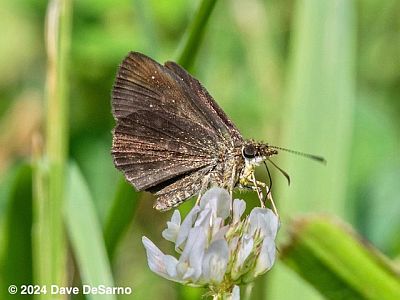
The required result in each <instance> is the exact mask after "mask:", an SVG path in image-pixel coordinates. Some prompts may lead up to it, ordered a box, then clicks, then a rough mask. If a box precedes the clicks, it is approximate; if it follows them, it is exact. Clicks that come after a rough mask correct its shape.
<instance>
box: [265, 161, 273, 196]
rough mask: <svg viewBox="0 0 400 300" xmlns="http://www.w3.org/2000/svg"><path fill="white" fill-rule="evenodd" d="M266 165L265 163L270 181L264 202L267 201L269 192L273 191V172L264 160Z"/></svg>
mask: <svg viewBox="0 0 400 300" xmlns="http://www.w3.org/2000/svg"><path fill="white" fill-rule="evenodd" d="M264 165H265V168H266V169H267V173H268V181H269V187H268V192H267V194H266V195H265V200H264V202H265V201H267V197H268V194H269V193H270V192H271V189H272V177H271V173H270V172H269V169H268V165H267V163H266V161H265V160H264Z"/></svg>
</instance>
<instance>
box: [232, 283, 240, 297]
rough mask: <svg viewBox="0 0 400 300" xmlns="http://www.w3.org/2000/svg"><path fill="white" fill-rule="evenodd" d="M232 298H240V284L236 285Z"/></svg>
mask: <svg viewBox="0 0 400 300" xmlns="http://www.w3.org/2000/svg"><path fill="white" fill-rule="evenodd" d="M231 300H240V288H239V286H238V285H235V286H234V287H233V289H232V297H231Z"/></svg>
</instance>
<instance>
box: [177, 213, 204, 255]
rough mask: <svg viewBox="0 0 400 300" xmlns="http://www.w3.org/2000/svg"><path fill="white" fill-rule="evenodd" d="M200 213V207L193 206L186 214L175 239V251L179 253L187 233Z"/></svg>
mask: <svg viewBox="0 0 400 300" xmlns="http://www.w3.org/2000/svg"><path fill="white" fill-rule="evenodd" d="M199 211H200V207H198V206H194V207H193V208H192V210H191V211H190V212H189V213H188V214H187V216H186V218H185V219H184V220H183V222H182V225H181V227H180V229H179V232H178V236H177V237H176V242H175V250H176V251H179V249H182V247H183V246H184V243H185V241H186V239H187V237H188V235H189V231H190V229H191V228H192V226H193V224H194V222H195V221H196V218H197V215H198V213H199Z"/></svg>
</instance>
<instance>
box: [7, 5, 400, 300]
mask: <svg viewBox="0 0 400 300" xmlns="http://www.w3.org/2000/svg"><path fill="white" fill-rule="evenodd" d="M199 4H200V1H183V0H175V1H171V0H158V1H156V0H151V1H144V0H114V1H111V0H96V1H94V0H86V1H73V3H72V9H71V11H72V15H71V23H70V25H71V28H72V30H71V36H70V52H69V55H68V57H67V60H66V66H67V68H68V75H67V79H66V80H65V83H64V84H65V85H66V88H67V89H68V94H67V101H68V104H67V106H68V110H69V113H68V114H66V116H67V122H66V124H67V127H68V130H67V131H68V136H67V140H68V143H69V146H68V150H67V151H68V154H67V160H68V162H71V164H72V165H73V166H74V167H72V171H70V172H72V174H75V175H76V174H79V175H76V176H75V175H71V176H72V178H79V180H78V182H76V180H75V179H71V180H70V183H69V184H67V187H66V190H67V191H66V192H67V194H68V196H66V198H67V199H72V200H71V201H72V202H71V201H67V202H66V203H68V204H66V205H67V208H66V209H65V211H66V213H65V215H66V219H67V220H66V221H65V223H66V224H67V229H66V232H67V233H66V240H67V242H66V244H65V249H64V251H65V252H66V260H67V265H68V267H66V268H65V269H64V270H61V271H60V272H61V273H62V274H64V277H65V278H67V282H69V283H70V282H71V281H73V282H75V283H77V284H79V282H80V278H81V277H85V276H89V275H87V274H89V273H90V271H87V273H85V274H86V275H84V276H82V272H83V271H82V269H81V267H82V266H83V265H85V262H84V261H83V260H84V258H82V257H85V256H84V255H83V256H79V255H78V254H77V253H82V251H80V250H79V249H82V248H79V247H80V246H81V245H82V244H80V243H84V242H82V241H80V238H81V237H80V236H79V232H80V230H81V229H82V227H85V226H86V225H85V223H83V224H80V225H81V226H82V227H80V225H79V224H77V223H76V222H77V221H76V220H77V219H78V220H82V219H86V218H88V219H90V218H92V220H93V224H95V225H96V224H97V226H98V227H99V228H103V229H104V232H105V240H106V246H104V242H103V238H102V237H99V238H98V239H97V241H100V243H102V244H100V246H99V247H100V248H101V249H102V250H100V253H102V252H101V251H103V250H104V249H107V250H108V253H109V256H108V258H109V261H111V263H110V266H111V271H110V270H106V272H108V273H109V274H111V275H112V278H113V279H112V280H113V281H114V283H115V285H117V286H130V287H132V288H133V293H132V294H131V295H129V296H121V297H118V299H192V298H196V297H198V296H199V295H200V294H199V292H198V291H197V290H195V289H190V288H181V287H180V286H179V285H177V284H174V283H171V282H168V281H167V280H164V279H162V278H159V277H157V276H156V275H154V274H153V273H151V272H150V270H149V269H148V268H147V264H146V260H145V252H144V249H143V247H142V244H141V236H142V235H146V236H148V237H149V238H151V239H152V240H153V241H155V243H156V244H157V245H158V246H159V247H160V248H161V249H162V250H164V251H166V252H168V253H172V248H171V245H170V244H168V243H166V242H165V241H162V240H161V231H162V229H163V228H164V226H165V222H166V221H167V220H168V219H169V218H170V216H171V214H172V212H168V213H160V212H157V211H155V210H153V209H152V205H153V201H152V198H151V196H150V195H148V194H140V195H138V194H135V193H134V192H133V188H130V187H128V186H127V185H126V184H124V181H123V179H122V176H121V174H119V173H118V172H117V171H116V170H115V169H114V166H113V163H112V159H111V156H110V147H111V140H112V136H111V130H112V128H113V125H114V120H113V118H112V115H111V107H110V93H111V88H112V84H113V80H114V76H115V73H116V70H117V67H118V65H119V63H120V62H121V60H122V59H123V57H125V55H126V54H127V53H128V52H129V51H131V50H134V51H139V52H142V53H145V54H147V55H149V56H151V57H152V58H154V59H156V60H157V61H159V62H164V61H166V60H177V59H178V57H179V50H178V49H179V46H180V45H182V36H183V34H184V33H185V31H186V28H187V27H188V25H189V24H190V22H191V20H192V18H193V15H194V13H195V11H196V9H197V7H198V6H199ZM47 5H48V3H47V1H37V0H36V1H32V0H25V1H1V2H0V25H1V28H3V30H2V38H1V40H2V42H1V43H0V70H1V72H0V91H1V92H0V232H1V236H0V255H1V256H0V259H1V260H0V263H1V266H0V267H1V272H0V286H2V287H3V292H4V287H7V286H8V285H9V284H11V283H18V282H19V283H26V284H28V283H33V282H36V281H35V274H36V273H35V268H34V266H35V249H32V243H33V244H35V243H34V241H32V240H33V239H35V236H34V235H32V230H35V228H36V227H34V226H32V224H34V223H32V222H34V219H35V213H34V211H35V206H34V205H33V204H32V203H34V202H33V201H35V200H33V201H32V198H33V199H35V196H34V195H33V193H32V188H33V187H32V186H35V180H34V183H33V184H32V168H31V167H30V164H31V163H32V162H34V164H35V160H36V161H37V156H36V158H34V157H35V155H34V154H33V152H35V146H32V145H35V142H33V141H35V140H36V141H37V142H36V144H39V146H36V147H37V148H39V150H38V151H39V156H41V155H40V153H41V152H43V151H41V150H40V148H41V146H40V145H41V144H44V143H46V130H45V128H46V125H45V123H46V115H47V113H46V76H47V75H46V72H47V71H46V68H47V58H46V48H45V39H46V37H45V31H44V28H45V16H46V9H47ZM190 71H191V73H192V74H194V75H195V77H196V78H198V79H199V80H200V81H201V82H202V83H203V84H204V86H205V87H207V89H208V91H209V92H210V94H211V95H213V97H214V98H215V99H216V101H217V102H218V103H219V104H220V105H221V106H222V107H223V109H224V110H225V112H226V113H227V114H228V115H229V116H230V117H231V118H232V120H233V121H234V122H235V124H236V125H237V126H238V127H239V128H240V130H241V132H242V134H243V135H244V136H245V137H246V138H255V139H259V140H263V141H266V142H268V143H270V144H273V145H278V146H282V147H287V148H291V149H296V150H300V151H305V152H311V153H315V154H320V155H323V156H325V157H326V159H327V161H328V164H327V165H326V166H323V165H320V164H317V163H314V162H312V161H309V160H306V159H303V158H301V157H298V156H294V155H291V154H289V153H284V152H282V153H280V154H279V156H278V157H276V158H275V160H274V161H275V162H276V163H278V164H279V166H280V167H282V168H283V169H285V170H286V171H287V172H288V173H289V174H290V175H291V177H292V185H291V186H290V187H288V186H287V185H286V182H285V178H284V177H283V176H280V175H279V174H278V173H274V176H273V178H274V185H275V188H276V189H275V190H274V199H275V201H277V202H278V206H279V208H280V212H281V214H282V230H281V238H282V239H284V238H285V226H287V224H288V223H289V222H290V220H291V219H292V218H294V217H296V216H298V215H299V214H302V213H314V212H326V213H329V214H333V215H336V216H339V217H340V218H342V219H344V220H346V221H347V222H349V223H350V224H352V226H353V227H354V228H355V229H356V230H357V231H358V232H359V233H360V234H361V235H362V236H363V237H364V238H365V239H366V240H368V241H369V242H371V243H372V244H373V245H374V246H376V247H377V248H378V249H379V250H381V251H382V252H383V253H384V254H385V255H387V256H388V257H389V258H391V259H394V260H396V259H397V260H399V259H400V234H399V232H400V184H399V182H400V2H399V1H397V0H384V1H371V0H364V1H361V0H359V1H346V0H342V1H341V0H332V1H318V0H310V1H307V0H303V1H300V0H299V1H276V0H265V1H262V0H248V1H241V0H234V1H217V3H216V5H215V8H214V10H213V12H212V14H211V16H210V19H209V23H208V25H207V28H206V31H205V34H204V39H203V41H202V43H201V45H200V48H199V51H198V55H197V57H196V58H195V60H194V63H193V66H192V67H191V68H190ZM47 126H50V127H51V126H52V124H48V125H47ZM33 173H34V174H35V169H34V172H33ZM33 176H34V178H35V175H33ZM36 176H37V175H36ZM65 176H66V177H70V175H65ZM39 177H40V176H39ZM259 177H260V178H265V172H264V170H260V174H259ZM36 178H37V177H36ZM74 180H75V181H74ZM70 187H73V188H71V189H69V188H70ZM34 193H35V189H34ZM36 193H37V190H36ZM39 194H40V193H39ZM238 195H239V196H240V197H244V198H246V199H248V200H249V203H251V204H249V206H254V205H258V202H257V201H258V200H256V199H255V198H254V195H248V194H238ZM81 198H85V200H82V201H85V203H86V204H85V205H87V207H86V208H88V209H89V210H90V212H89V215H90V217H87V215H85V213H84V212H85V211H86V210H85V209H86V208H82V207H80V203H81V202H79V201H78V200H79V199H81ZM74 201H75V202H74ZM121 201H122V202H123V203H126V206H125V208H126V209H125V210H124V209H122V210H121V209H120V210H118V205H119V204H118V203H121ZM124 201H125V202H124ZM74 205H75V206H74ZM192 205H193V201H191V202H190V203H188V204H185V205H183V208H182V210H183V211H185V210H186V211H187V210H188V209H189V208H190V207H191V206H192ZM74 208H75V209H76V211H74ZM32 209H33V210H32ZM79 211H81V212H82V218H81V219H79V215H78V214H79ZM75 212H77V213H75ZM48 213H50V212H48ZM45 214H46V212H45ZM120 214H122V215H123V217H121V215H120ZM74 218H76V219H74ZM121 219H122V221H121ZM124 220H128V221H129V222H127V221H124ZM119 221H121V222H120V223H119ZM90 224H92V223H90ZM126 225H127V226H126ZM96 230H97V231H96ZM89 232H90V229H89ZM93 232H97V233H98V232H99V231H98V228H97V229H96V228H94V229H93ZM100 232H101V230H100ZM107 241H108V242H107ZM96 245H97V244H91V245H89V247H93V248H95V247H96ZM109 245H113V246H109ZM83 247H84V246H83ZM110 247H111V248H112V249H111V250H110ZM79 251H80V252H79ZM93 251H94V253H96V249H94V250H93ZM103 252H104V251H103ZM110 253H111V254H110ZM36 254H37V252H36ZM42 254H43V255H45V253H42ZM103 256H104V257H105V255H104V253H103ZM93 264H94V265H95V264H96V261H95V262H93ZM89 265H90V264H89ZM107 266H108V265H107ZM106 268H107V267H106ZM99 270H100V271H99V272H102V271H101V270H102V269H101V268H100V269H99ZM100 277H101V276H100ZM99 280H101V278H100V279H99ZM104 280H106V281H107V280H111V279H110V278H108V279H107V278H106V279H104ZM261 281H262V282H261ZM107 282H110V281H107ZM288 285H290V286H291V288H290V289H288V288H287V287H288ZM256 289H262V291H256V293H257V295H263V296H262V297H264V295H267V296H268V299H312V297H314V298H316V299H318V298H319V297H320V296H319V295H318V294H317V293H316V292H315V291H313V290H312V289H311V288H310V286H308V284H306V283H305V282H304V281H303V280H302V279H300V277H298V276H297V275H295V274H294V273H293V272H292V271H290V270H289V269H287V267H285V266H284V265H282V264H281V263H279V262H278V263H277V265H276V266H275V267H274V269H273V270H272V271H271V272H269V273H268V274H267V276H265V278H263V279H261V280H260V283H259V284H258V283H256ZM0 292H1V291H0ZM4 293H5V294H3V295H6V296H5V297H11V296H9V295H8V294H7V293H6V292H4ZM300 295H302V296H300ZM17 297H18V296H14V297H13V298H12V299H16V298H17ZM254 298H257V297H256V296H254ZM258 298H260V296H258ZM2 299H3V297H2ZM5 299H8V298H5Z"/></svg>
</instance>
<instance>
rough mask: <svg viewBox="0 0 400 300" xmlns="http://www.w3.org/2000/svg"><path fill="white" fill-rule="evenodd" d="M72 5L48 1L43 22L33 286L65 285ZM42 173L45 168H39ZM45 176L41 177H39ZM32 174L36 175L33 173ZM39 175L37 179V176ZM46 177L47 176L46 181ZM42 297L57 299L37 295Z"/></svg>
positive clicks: (54, 296) (58, 297)
mask: <svg viewBox="0 0 400 300" xmlns="http://www.w3.org/2000/svg"><path fill="white" fill-rule="evenodd" d="M71 9H72V8H71V2H70V1H69V0H53V1H50V2H49V5H48V10H47V16H46V17H47V18H46V34H45V36H46V46H47V79H46V100H47V124H46V151H45V152H46V158H47V162H46V163H47V170H46V171H44V172H41V171H40V172H39V173H40V175H39V174H38V178H37V182H38V189H36V190H35V191H36V192H38V194H37V195H36V196H35V214H36V215H35V217H34V219H35V228H36V229H37V230H36V231H35V240H34V249H35V250H34V254H35V256H34V259H35V270H34V274H35V282H36V283H37V284H39V285H47V286H49V285H50V284H57V285H59V286H65V280H66V247H65V238H64V233H63V224H62V205H63V198H64V183H65V178H64V174H65V161H66V157H67V148H68V145H67V144H68V143H67V140H68V137H67V136H68V132H67V116H68V102H67V98H68V84H67V65H68V55H69V47H70V30H71ZM42 171H43V169H42ZM42 175H43V176H42ZM35 176H36V175H35ZM39 177H40V178H39ZM44 177H45V178H44ZM39 298H40V299H61V298H63V296H61V295H50V293H48V294H41V295H40V296H39Z"/></svg>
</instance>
